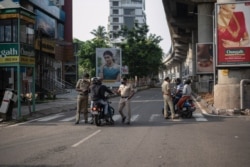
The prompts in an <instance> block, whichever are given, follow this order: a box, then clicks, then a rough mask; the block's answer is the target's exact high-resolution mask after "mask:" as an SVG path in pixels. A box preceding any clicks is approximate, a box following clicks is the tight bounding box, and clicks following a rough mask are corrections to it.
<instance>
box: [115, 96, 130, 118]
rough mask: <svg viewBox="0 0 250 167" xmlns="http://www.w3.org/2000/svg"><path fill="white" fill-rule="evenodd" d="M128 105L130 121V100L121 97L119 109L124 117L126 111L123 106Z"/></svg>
mask: <svg viewBox="0 0 250 167" xmlns="http://www.w3.org/2000/svg"><path fill="white" fill-rule="evenodd" d="M124 107H126V109H127V114H128V117H127V118H128V122H130V118H131V107H130V100H126V98H121V99H120V101H119V106H118V111H119V113H120V114H121V116H122V117H124V116H125V115H124V113H123V111H122V110H123V108H124Z"/></svg>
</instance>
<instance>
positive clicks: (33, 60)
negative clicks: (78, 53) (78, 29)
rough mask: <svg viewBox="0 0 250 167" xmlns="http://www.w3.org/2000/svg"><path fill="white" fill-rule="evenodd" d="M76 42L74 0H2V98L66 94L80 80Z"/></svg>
mask: <svg viewBox="0 0 250 167" xmlns="http://www.w3.org/2000/svg"><path fill="white" fill-rule="evenodd" d="M72 41H73V38H72V0H42V1H41V0H0V78H1V79H0V100H1V99H2V97H3V94H4V91H5V89H6V88H10V89H13V90H16V91H17V94H18V97H23V96H24V95H25V94H27V93H29V94H32V95H35V94H38V96H39V97H40V98H44V95H49V94H51V93H53V94H57V93H62V91H64V90H65V87H66V86H67V85H68V82H66V81H65V79H68V80H69V81H71V82H73V83H74V82H75V80H76V76H75V73H74V74H72V72H71V71H69V70H68V69H70V68H69V67H72V66H73V68H75V66H76V61H75V57H74V53H73V43H72ZM72 78H73V79H72ZM18 99H21V98H18ZM20 105H21V100H18V108H20ZM19 114H20V113H19Z"/></svg>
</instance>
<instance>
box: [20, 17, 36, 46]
mask: <svg viewBox="0 0 250 167" xmlns="http://www.w3.org/2000/svg"><path fill="white" fill-rule="evenodd" d="M34 35H35V34H34V28H33V25H32V24H28V23H27V22H25V21H23V20H21V25H20V41H21V42H23V43H27V44H33V42H34Z"/></svg>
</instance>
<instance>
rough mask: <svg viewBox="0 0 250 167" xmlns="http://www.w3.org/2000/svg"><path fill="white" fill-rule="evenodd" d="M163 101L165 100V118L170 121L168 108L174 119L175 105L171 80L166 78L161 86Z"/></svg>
mask: <svg viewBox="0 0 250 167" xmlns="http://www.w3.org/2000/svg"><path fill="white" fill-rule="evenodd" d="M161 88H162V94H163V100H164V118H165V119H168V118H169V115H168V106H169V108H170V111H171V118H172V119H174V105H173V100H172V96H171V89H170V79H169V77H166V78H165V79H164V81H163V83H162V85H161Z"/></svg>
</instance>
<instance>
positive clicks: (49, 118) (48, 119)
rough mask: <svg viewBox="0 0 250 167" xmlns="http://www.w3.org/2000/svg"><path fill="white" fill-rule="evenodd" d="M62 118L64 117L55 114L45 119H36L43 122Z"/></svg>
mask: <svg viewBox="0 0 250 167" xmlns="http://www.w3.org/2000/svg"><path fill="white" fill-rule="evenodd" d="M62 116H64V115H63V114H56V115H52V116H48V117H45V118H41V119H38V120H37V121H39V122H45V121H50V120H52V119H56V118H60V117H62Z"/></svg>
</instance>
